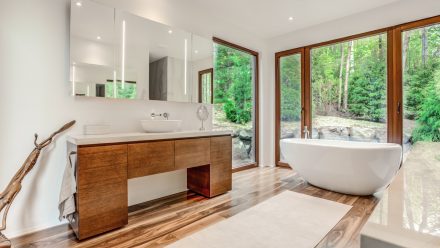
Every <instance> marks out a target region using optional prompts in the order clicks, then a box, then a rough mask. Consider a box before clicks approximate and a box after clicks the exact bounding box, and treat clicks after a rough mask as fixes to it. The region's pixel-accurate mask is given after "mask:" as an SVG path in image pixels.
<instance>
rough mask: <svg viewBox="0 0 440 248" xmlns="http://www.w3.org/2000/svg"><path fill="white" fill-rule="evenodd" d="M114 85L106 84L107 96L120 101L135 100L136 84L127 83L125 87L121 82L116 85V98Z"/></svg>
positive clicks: (111, 83)
mask: <svg viewBox="0 0 440 248" xmlns="http://www.w3.org/2000/svg"><path fill="white" fill-rule="evenodd" d="M113 86H114V84H113V82H111V81H108V82H107V83H106V84H105V96H106V97H111V98H120V99H135V98H136V94H137V93H136V83H125V84H124V87H122V84H121V83H120V82H118V83H116V97H115V96H114V87H113Z"/></svg>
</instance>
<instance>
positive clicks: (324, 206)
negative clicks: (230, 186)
mask: <svg viewBox="0 0 440 248" xmlns="http://www.w3.org/2000/svg"><path fill="white" fill-rule="evenodd" d="M350 208H351V206H348V205H345V204H341V203H337V202H333V201H328V200H324V199H321V198H317V197H312V196H308V195H304V194H299V193H295V192H292V191H285V192H283V193H281V194H279V195H277V196H275V197H272V198H271V199H269V200H267V201H264V202H262V203H260V204H258V205H256V206H254V207H252V208H250V209H248V210H245V211H243V212H241V213H239V214H237V215H234V216H232V217H231V218H228V219H226V220H224V221H221V222H219V223H216V224H214V225H212V226H209V227H207V228H205V229H203V230H201V231H199V232H197V233H194V234H192V235H190V236H188V237H185V238H183V239H181V240H179V241H177V242H175V243H173V244H171V245H169V246H167V247H169V248H225V247H227V248H278V247H280V248H286V247H295V248H311V247H315V246H316V245H317V244H318V243H319V242H320V241H321V239H322V238H324V237H325V235H327V233H328V232H329V231H330V230H331V229H332V228H333V227H334V226H335V225H336V224H337V223H338V222H339V221H340V220H341V219H342V217H344V215H345V214H346V213H347V212H348V211H349V210H350Z"/></svg>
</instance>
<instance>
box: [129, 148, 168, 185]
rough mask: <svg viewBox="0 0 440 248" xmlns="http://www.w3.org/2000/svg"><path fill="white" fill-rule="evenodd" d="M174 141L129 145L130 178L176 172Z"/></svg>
mask: <svg viewBox="0 0 440 248" xmlns="http://www.w3.org/2000/svg"><path fill="white" fill-rule="evenodd" d="M174 169H175V168H174V141H157V142H154V141H153V142H145V143H135V144H129V145H128V178H136V177H143V176H148V175H153V174H158V173H163V172H168V171H172V170H174Z"/></svg>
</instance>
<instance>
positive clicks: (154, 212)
mask: <svg viewBox="0 0 440 248" xmlns="http://www.w3.org/2000/svg"><path fill="white" fill-rule="evenodd" d="M286 190H291V191H295V192H298V193H303V194H307V195H311V196H315V197H320V198H323V199H327V200H331V201H335V202H340V203H344V204H348V205H352V206H353V208H352V209H351V210H350V211H349V212H348V213H347V215H346V216H345V217H344V218H343V219H342V220H341V221H340V222H339V223H338V224H337V225H336V226H335V227H334V228H333V229H332V230H331V231H330V232H329V233H328V234H327V236H326V237H324V238H323V239H322V240H321V242H320V243H319V244H318V246H317V247H320V248H323V247H329V248H330V247H350V248H354V247H357V248H358V247H359V238H358V237H359V230H360V229H361V227H362V226H363V224H364V223H365V221H366V220H367V218H368V217H369V215H370V213H371V211H372V210H373V208H374V207H375V205H376V203H377V201H378V198H376V197H374V196H369V197H358V196H349V195H343V194H339V193H335V192H331V191H327V190H323V189H319V188H316V187H314V186H311V185H309V184H307V183H306V182H304V180H303V179H301V177H299V176H298V175H297V174H296V173H295V172H294V171H292V170H290V169H284V168H256V169H251V170H246V171H241V172H238V173H234V174H233V189H232V191H230V192H228V193H226V194H223V195H220V196H218V197H215V198H211V199H207V198H204V197H202V196H200V195H197V194H195V193H193V192H191V191H188V192H183V193H179V194H175V195H172V196H168V197H164V198H161V199H158V200H154V201H151V202H146V203H142V204H139V205H136V206H132V207H130V210H131V211H130V215H129V224H128V225H126V226H124V227H123V228H120V229H117V230H114V231H112V232H108V233H105V234H103V235H100V236H98V237H96V238H91V239H87V240H84V241H78V240H76V239H75V236H74V235H73V233H72V231H70V233H66V232H65V231H64V230H63V231H60V232H59V233H54V232H50V233H49V234H48V235H47V236H45V237H42V236H41V235H38V233H36V234H34V235H35V238H34V239H33V238H32V237H31V236H26V237H25V238H24V240H20V238H18V239H14V240H12V241H13V243H14V244H15V247H17V248H21V247H48V248H52V247H75V248H76V247H81V248H88V247H115V248H122V247H164V246H166V245H168V244H170V243H172V242H175V241H177V240H179V239H182V238H183V237H186V236H188V235H190V234H192V233H194V232H197V231H199V230H201V229H203V228H206V227H208V226H210V225H212V224H214V223H217V222H219V221H221V220H223V219H226V218H229V217H231V216H234V215H235V214H237V213H240V212H242V211H244V210H246V209H248V208H250V207H252V206H255V205H256V204H258V203H260V202H262V201H264V200H267V199H269V198H271V197H273V196H275V195H277V194H279V193H281V192H283V191H286ZM292 211H294V210H292Z"/></svg>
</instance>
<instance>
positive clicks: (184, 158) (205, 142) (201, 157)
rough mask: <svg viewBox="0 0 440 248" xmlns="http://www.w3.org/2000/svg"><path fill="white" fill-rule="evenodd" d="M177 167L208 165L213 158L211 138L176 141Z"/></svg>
mask: <svg viewBox="0 0 440 248" xmlns="http://www.w3.org/2000/svg"><path fill="white" fill-rule="evenodd" d="M175 153H176V169H185V168H191V167H195V166H201V165H207V164H209V163H210V160H211V159H210V158H211V154H210V153H211V139H210V138H199V139H183V140H176V141H175Z"/></svg>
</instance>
